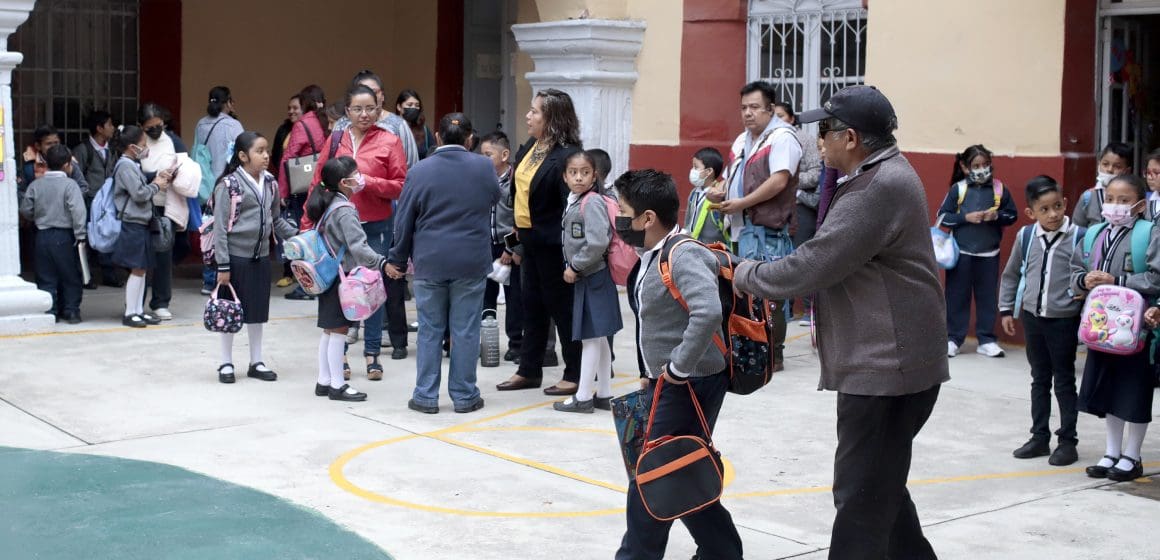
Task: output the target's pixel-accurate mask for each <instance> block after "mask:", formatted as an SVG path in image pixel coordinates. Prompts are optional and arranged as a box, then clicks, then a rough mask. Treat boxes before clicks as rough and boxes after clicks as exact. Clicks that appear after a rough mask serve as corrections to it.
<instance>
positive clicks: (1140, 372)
mask: <svg viewBox="0 0 1160 560" xmlns="http://www.w3.org/2000/svg"><path fill="white" fill-rule="evenodd" d="M1147 189H1148V187H1147V185H1146V184H1145V183H1144V180H1143V179H1141V178H1140V177H1137V176H1135V175H1120V176H1117V177H1115V178H1113V179H1112V180H1111V181H1110V182H1109V183H1108V185H1107V187H1105V188H1104V191H1105V192H1104V201H1103V205H1102V211H1101V212H1102V215H1103V217H1104V218H1105V219H1106V220H1107V224H1097V225H1095V226H1093V227H1091V228H1089V229H1088V230H1087V235H1086V236H1085V239H1084V243H1083V249H1082V250H1079V251H1075V252H1074V253H1073V254H1072V259H1071V270H1072V274H1071V285H1072V291H1074V292H1075V293H1076V294H1079V295H1084V294H1087V292H1088V291H1090V290H1092V289H1094V288H1095V287H1096V286H1102V285H1115V286H1123V287H1126V288H1130V289H1132V290H1135V291H1136V292H1139V293H1140V294H1141V295H1143V296H1144V297H1145V298H1146V299H1147V300H1150V301H1153V298H1155V296H1156V295H1157V294H1160V250H1158V249H1160V244H1158V238H1160V228H1156V227H1154V226H1153V225H1152V222H1150V221H1147V220H1143V219H1141V217H1142V214H1143V212H1144V202H1145V200H1144V199H1145V196H1146V195H1147ZM1143 234H1147V235H1143ZM1145 243H1146V246H1145ZM1141 253H1143V254H1144V255H1143V258H1141ZM1158 314H1160V313H1158V312H1157V311H1156V310H1155V309H1150V310H1148V313H1146V314H1145V322H1146V323H1148V325H1149V326H1150V327H1154V326H1155V323H1156V320H1157V319H1158V318H1160V317H1158V316H1157V315H1158ZM1148 347H1149V345H1148V344H1145V345H1144V349H1143V350H1141V351H1139V352H1136V353H1135V354H1131V355H1126V356H1120V355H1115V354H1107V353H1104V352H1100V351H1097V350H1095V349H1090V348H1089V350H1088V357H1087V363H1086V364H1085V365H1084V371H1083V383H1082V384H1081V385H1080V389H1079V399H1078V403H1077V407H1076V408H1078V409H1079V411H1080V412H1087V413H1088V414H1093V415H1095V416H1098V417H1100V418H1103V419H1104V421H1105V423H1106V426H1107V447H1106V452H1105V453H1104V457H1103V458H1102V459H1100V461H1099V462H1098V463H1096V464H1095V465H1092V466H1090V467H1088V468H1087V475H1088V476H1090V477H1092V478H1108V479H1111V480H1115V481H1125V480H1132V479H1135V478H1139V477H1140V476H1141V475H1142V474H1143V468H1142V466H1141V457H1140V449H1141V448H1142V447H1143V444H1144V434H1145V433H1146V432H1147V431H1148V424H1149V423H1150V422H1151V421H1152V394H1153V391H1152V389H1153V383H1154V380H1155V378H1154V375H1153V369H1152V367H1151V365H1150V364H1149V360H1148V358H1149V353H1148V351H1147V348H1148ZM1125 430H1126V431H1127V434H1126V435H1127V437H1126V438H1125Z"/></svg>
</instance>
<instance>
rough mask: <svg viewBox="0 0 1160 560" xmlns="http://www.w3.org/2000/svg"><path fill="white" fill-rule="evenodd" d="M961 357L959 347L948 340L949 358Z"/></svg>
mask: <svg viewBox="0 0 1160 560" xmlns="http://www.w3.org/2000/svg"><path fill="white" fill-rule="evenodd" d="M958 355H959V345H958V344H955V343H954V342H952V341H950V340H948V341H947V357H948V358H953V357H955V356H958Z"/></svg>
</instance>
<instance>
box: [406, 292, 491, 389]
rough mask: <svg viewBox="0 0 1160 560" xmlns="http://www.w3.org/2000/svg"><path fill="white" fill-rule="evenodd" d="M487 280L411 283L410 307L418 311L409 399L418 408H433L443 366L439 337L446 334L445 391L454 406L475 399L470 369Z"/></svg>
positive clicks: (475, 357)
mask: <svg viewBox="0 0 1160 560" xmlns="http://www.w3.org/2000/svg"><path fill="white" fill-rule="evenodd" d="M486 286H487V278H485V277H481V278H459V279H456V280H420V279H415V306H416V307H417V308H418V310H419V336H418V347H419V348H418V351H417V353H416V356H415V370H416V372H415V391H414V393H413V396H412V399H413V400H414V401H415V404H418V405H421V406H439V382H440V378H441V376H442V365H443V333H444V332H445V331H446V330H448V327H450V330H451V366H450V369H449V372H448V375H447V392H448V393H449V394H450V395H451V402H452V403H453V404H454V405H455V407H456V408H465V407H469V406H471V405H473V404H475V403H476V401H478V400H479V398H480V397H479V387H477V386H476V384H475V368H476V364H477V363H478V359H479V320H480V319H479V316H480V313H481V312H482V311H483V291H484V288H485V287H486Z"/></svg>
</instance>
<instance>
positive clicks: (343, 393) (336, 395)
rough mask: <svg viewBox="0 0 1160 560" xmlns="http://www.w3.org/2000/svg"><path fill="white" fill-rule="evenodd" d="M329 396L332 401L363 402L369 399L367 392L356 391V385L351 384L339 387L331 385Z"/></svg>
mask: <svg viewBox="0 0 1160 560" xmlns="http://www.w3.org/2000/svg"><path fill="white" fill-rule="evenodd" d="M329 396H330V400H332V401H347V402H362V401H365V400H367V394H366V393H360V392H358V391H355V390H354V387H351V386H350V385H343V386H342V387H340V388H338V389H335V388H333V387H331V388H330V393H329Z"/></svg>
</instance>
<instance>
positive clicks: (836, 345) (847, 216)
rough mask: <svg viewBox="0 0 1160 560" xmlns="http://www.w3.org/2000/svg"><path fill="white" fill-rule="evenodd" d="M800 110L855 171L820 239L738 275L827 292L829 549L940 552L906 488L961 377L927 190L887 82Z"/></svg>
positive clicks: (850, 554)
mask: <svg viewBox="0 0 1160 560" xmlns="http://www.w3.org/2000/svg"><path fill="white" fill-rule="evenodd" d="M801 121H802V122H817V121H821V125H820V128H819V136H820V137H821V138H822V154H823V157H824V158H825V160H826V165H827V167H833V168H836V169H838V170H839V172H840V173H842V174H843V175H844V177H842V178H841V179H839V181H838V186H837V189H836V190H835V191H833V192H832V193H826V194H827V196H832V200H831V201H830V202H829V204H826V201H823V204H822V206H823V207H826V208H827V211H826V213H825V214H823V215H822V216H821V225H820V226H819V228H818V231H817V234H816V236H815V237H814V238H813V239H812V240H810V241H809V242H807V243H806V244H804V245H802V246H801V247H799V248H798V249H797V250H796V251H795V252H794V253H793V254H792V255H790V256H788V257H785V258H783V259H781V260H778V261H776V262H746V263H742V264H741V265H739V266H738V268H737V271H736V278H735V281H734V282H735V284H734V285H735V287H736V289H738V290H739V291H743V292H745V293H751V294H755V295H760V296H763V297H766V298H770V299H781V298H786V297H792V296H797V295H804V294H808V293H817V294H818V297H817V303H816V306H817V307H816V310H815V318H816V321H817V325H816V326H817V333H818V353H819V355H820V356H821V366H822V377H821V384H820V388H821V389H828V390H831V391H837V392H838V402H837V407H838V411H837V412H838V449H837V451H836V454H835V461H834V490H833V492H834V504H835V506H836V507H837V515H836V516H835V518H834V528H833V533H832V535H831V540H830V558H831V559H848V558H866V559H870V558H874V559H885V558H910V559H920V560H921V559H928V558H929V559H933V558H935V554H934V551H933V549H932V548H931V546H930V543H929V542H927V540H926V538H925V537H924V536H923V534H922V526H921V525H920V524H919V520H918V513H917V512H916V511H915V507H914V503H913V502H912V501H911V499H910V494H909V492H908V491H907V489H906V479H907V476H908V474H909V471H910V462H911V448H912V444H913V440H914V437H915V436H916V435H918V432H919V430H921V429H922V426H923V424H925V423H926V420H927V418H929V417H930V413H931V410H932V409H933V408H934V403H935V401H936V400H937V399H938V392H939V386H940V384H941V383H943V382H944V381H947V380H948V379H950V375H949V373H948V366H947V357H946V353H945V352H944V348H943V346H944V342H943V341H944V339H945V338H946V332H947V331H946V322H945V312H944V309H945V307H944V305H945V304H944V303H943V296H942V289H941V287H940V285H939V273H938V268H937V267H936V266H935V261H934V250H933V248H932V245H931V242H930V233H929V231H930V226H929V225H928V222H927V212H928V211H927V208H928V207H927V200H926V194H925V191H924V190H923V187H922V182H921V181H920V180H919V178H918V175H917V174H916V173H915V171H914V169H913V168H912V167H911V166H910V163H909V162H907V161H906V158H904V157H903V156H902V155H901V154H900V153H899V151H898V147H897V145H896V142H895V140H894V136H893V132H894V130H895V129H896V128H897V118H896V117H895V114H894V108H893V107H892V106H891V104H890V101H888V100H887V99H886V97H885V96H883V95H882V94H881V93H880V92H879V91H878V90H877V89H875V88H872V87H868V86H853V87H849V88H846V89H844V90H842V91H839V92H838V93H836V94H835V95H834V96H833V97H832V98H830V100H829V101H827V102H826V104H825V107H824V108H822V109H817V110H813V111H808V112H806V113H804V114H802V115H801Z"/></svg>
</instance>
